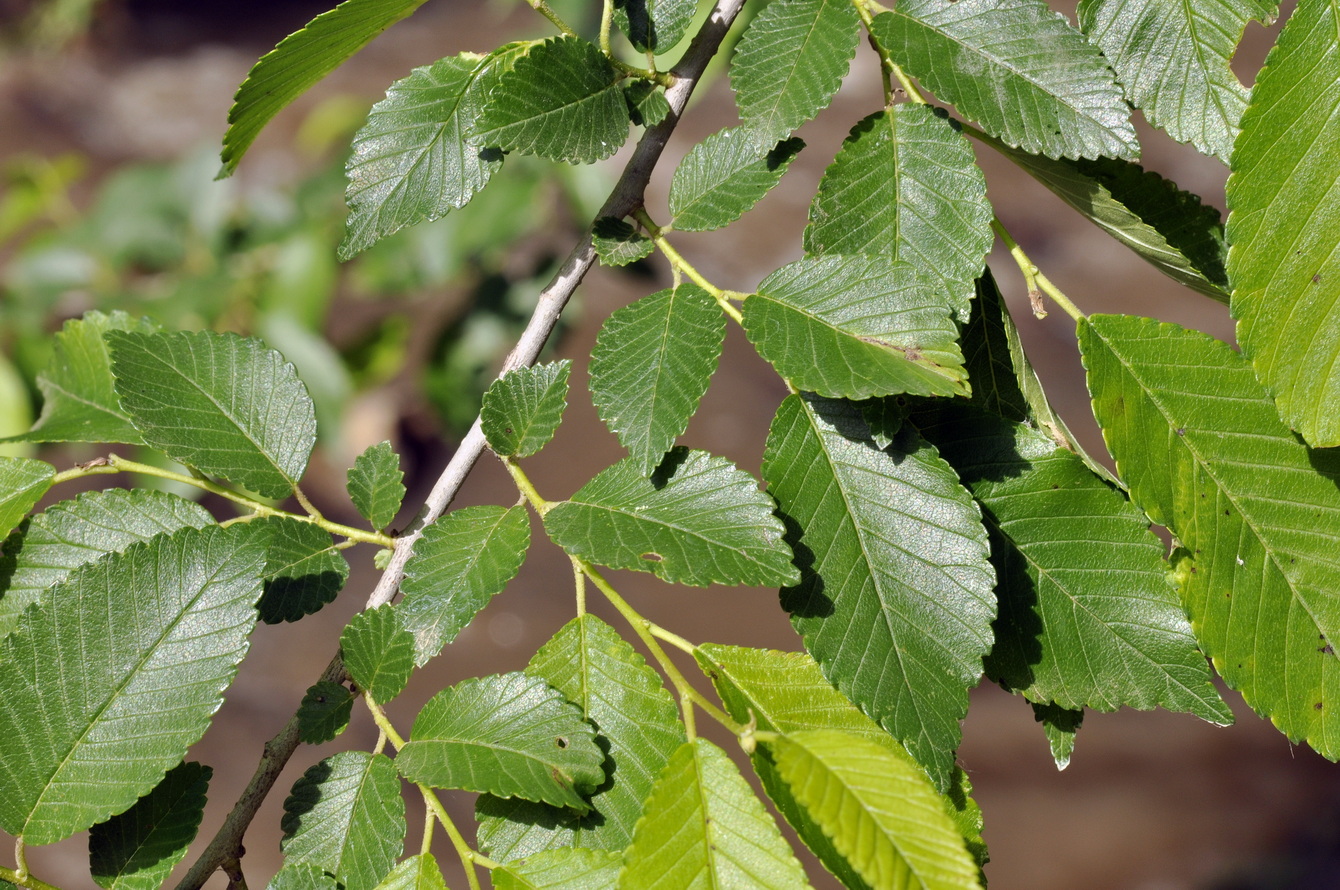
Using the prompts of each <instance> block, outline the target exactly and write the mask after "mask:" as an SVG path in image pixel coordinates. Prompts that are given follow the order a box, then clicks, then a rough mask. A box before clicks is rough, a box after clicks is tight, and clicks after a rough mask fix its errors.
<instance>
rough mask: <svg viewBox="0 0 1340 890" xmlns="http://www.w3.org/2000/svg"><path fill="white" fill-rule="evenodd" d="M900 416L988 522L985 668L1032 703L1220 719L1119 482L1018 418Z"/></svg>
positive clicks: (940, 411)
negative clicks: (933, 449) (991, 583)
mask: <svg viewBox="0 0 1340 890" xmlns="http://www.w3.org/2000/svg"><path fill="white" fill-rule="evenodd" d="M913 417H914V419H915V422H916V423H917V425H918V426H919V427H920V429H921V431H922V434H923V435H924V436H926V438H927V439H929V440H930V441H931V442H933V443H934V444H935V445H936V446H937V447H938V448H939V449H940V455H941V456H942V457H943V458H944V459H945V460H947V461H949V463H950V465H951V466H953V467H954V469H955V470H956V471H957V472H958V475H959V479H960V480H962V482H963V484H964V485H965V486H967V488H968V490H969V491H971V492H972V495H973V497H974V498H976V499H977V502H978V503H979V504H980V505H981V507H982V513H983V517H984V520H985V524H986V527H987V531H988V532H989V533H990V537H991V561H992V563H993V564H994V565H995V568H996V578H997V582H996V597H997V599H998V600H999V603H1000V615H999V617H998V618H997V619H996V622H995V625H994V626H993V630H994V632H995V636H996V643H995V646H994V647H993V648H992V650H991V654H990V655H989V656H988V657H987V660H986V673H987V675H988V676H989V677H991V678H992V679H994V680H996V681H997V682H999V683H1001V684H1002V685H1003V686H1005V687H1006V688H1007V689H1011V690H1015V691H1018V692H1021V693H1022V694H1023V695H1024V697H1025V698H1027V699H1028V700H1029V701H1031V702H1034V703H1037V704H1047V703H1055V704H1057V705H1059V706H1061V707H1064V708H1070V709H1080V708H1084V707H1089V708H1093V709H1094V710H1097V711H1115V710H1116V709H1117V708H1119V707H1122V706H1128V707H1133V708H1140V709H1142V710H1151V709H1153V708H1166V709H1168V710H1170V711H1190V712H1191V713H1193V714H1195V715H1196V716H1198V717H1200V718H1202V719H1204V720H1209V721H1210V722H1212V723H1219V724H1228V723H1232V722H1233V714H1232V712H1231V711H1230V710H1229V709H1228V706H1227V705H1225V704H1224V703H1223V701H1222V700H1221V699H1220V698H1219V693H1218V692H1216V691H1215V689H1214V686H1213V685H1212V684H1211V682H1210V671H1209V667H1208V666H1207V665H1206V663H1205V656H1203V655H1202V654H1201V653H1200V650H1199V649H1198V648H1197V647H1196V640H1195V637H1194V636H1193V635H1192V633H1191V626H1190V624H1188V623H1187V620H1186V616H1185V614H1184V613H1183V611H1182V604H1181V602H1179V601H1178V598H1177V592H1176V591H1175V590H1174V589H1173V587H1172V586H1171V585H1170V584H1169V583H1168V576H1167V565H1166V564H1165V563H1164V561H1163V553H1164V547H1163V544H1162V542H1161V541H1159V539H1158V538H1157V537H1155V536H1154V534H1153V532H1151V531H1150V530H1149V520H1148V519H1146V518H1145V517H1144V515H1143V514H1141V513H1140V511H1139V510H1137V509H1136V508H1135V507H1134V506H1132V505H1131V503H1130V502H1129V501H1127V500H1126V498H1125V497H1123V496H1122V494H1121V492H1120V491H1118V490H1116V489H1113V488H1112V487H1110V486H1109V485H1108V484H1107V483H1106V482H1104V481H1103V480H1102V479H1099V478H1098V477H1097V476H1095V475H1094V474H1093V473H1091V472H1090V471H1089V469H1088V468H1087V467H1085V466H1084V461H1083V460H1082V459H1081V458H1080V457H1079V455H1077V454H1074V453H1073V452H1071V451H1069V450H1067V449H1065V448H1061V447H1058V446H1057V444H1056V443H1055V442H1054V441H1052V439H1050V438H1049V437H1047V436H1045V435H1043V434H1042V433H1040V432H1038V431H1036V430H1034V429H1033V428H1032V427H1030V426H1027V425H1025V424H1020V423H1014V422H1012V421H1008V420H1004V419H1002V418H995V417H993V416H992V415H990V414H987V413H986V412H985V411H981V410H980V409H976V408H971V407H968V406H953V405H938V406H937V405H933V404H928V405H927V406H926V408H925V410H923V411H920V412H917V413H916V414H914V415H913Z"/></svg>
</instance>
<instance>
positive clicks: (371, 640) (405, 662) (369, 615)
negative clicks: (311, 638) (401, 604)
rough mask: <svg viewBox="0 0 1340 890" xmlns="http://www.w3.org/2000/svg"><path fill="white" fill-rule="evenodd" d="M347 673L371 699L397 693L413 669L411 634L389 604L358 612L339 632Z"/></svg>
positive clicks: (381, 701)
mask: <svg viewBox="0 0 1340 890" xmlns="http://www.w3.org/2000/svg"><path fill="white" fill-rule="evenodd" d="M340 654H341V655H342V656H343V657H344V666H345V667H346V668H348V669H349V676H350V677H351V678H352V679H353V681H354V682H355V683H356V684H358V688H360V689H362V690H363V691H364V692H365V693H367V694H368V695H369V696H370V697H371V698H372V700H373V701H375V702H377V703H378V704H385V703H386V702H389V701H390V700H391V699H393V698H395V697H396V696H397V695H399V694H400V693H401V692H402V691H403V690H404V688H405V684H406V683H408V682H409V675H410V674H412V673H413V672H414V635H413V634H411V633H410V632H409V631H408V630H405V629H404V628H403V627H401V626H400V622H399V619H398V615H397V614H396V611H395V609H394V608H393V607H392V606H389V605H386V606H380V607H378V608H376V609H369V610H367V611H365V612H359V613H358V614H357V615H355V616H354V617H353V618H351V619H350V620H349V624H348V626H347V627H345V629H344V632H343V633H342V634H340Z"/></svg>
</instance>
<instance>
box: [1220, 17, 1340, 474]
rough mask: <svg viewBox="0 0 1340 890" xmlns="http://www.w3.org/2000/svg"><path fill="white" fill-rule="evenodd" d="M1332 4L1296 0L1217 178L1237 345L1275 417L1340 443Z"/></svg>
mask: <svg viewBox="0 0 1340 890" xmlns="http://www.w3.org/2000/svg"><path fill="white" fill-rule="evenodd" d="M1337 65H1340V9H1336V7H1335V5H1334V4H1331V3H1303V4H1300V5H1299V6H1298V8H1297V9H1296V10H1295V12H1294V13H1293V15H1292V16H1290V18H1289V21H1288V22H1287V23H1285V25H1284V30H1283V31H1282V32H1281V33H1280V37H1279V41H1278V42H1277V43H1276V44H1275V48H1274V49H1272V50H1271V51H1270V56H1269V57H1268V58H1267V59H1266V67H1265V68H1263V69H1262V71H1261V74H1260V76H1259V77H1258V78H1257V80H1256V86H1255V87H1254V88H1253V90H1252V101H1251V106H1250V107H1249V108H1248V109H1247V112H1246V114H1244V115H1243V117H1242V135H1241V136H1240V137H1239V138H1238V141H1237V142H1236V143H1235V144H1234V148H1233V175H1232V176H1230V177H1229V180H1228V192H1227V197H1228V208H1229V210H1230V211H1231V213H1230V214H1229V218H1228V240H1229V243H1230V244H1232V248H1231V249H1230V250H1229V253H1228V274H1229V278H1230V279H1231V280H1232V282H1233V304H1232V310H1233V315H1234V317H1236V318H1237V319H1238V332H1237V333H1238V341H1239V342H1240V343H1241V344H1242V349H1243V351H1244V352H1245V353H1246V354H1247V355H1249V356H1250V357H1251V360H1252V366H1253V367H1254V368H1255V369H1256V376H1257V378H1258V379H1260V381H1261V382H1262V383H1263V384H1264V385H1265V388H1266V391H1267V392H1269V393H1270V394H1271V395H1272V396H1273V397H1274V399H1275V405H1276V407H1277V408H1278V409H1279V414H1280V417H1282V418H1283V419H1284V422H1285V423H1287V424H1288V425H1289V426H1290V427H1292V428H1293V429H1295V430H1297V431H1298V432H1299V433H1300V434H1301V435H1302V437H1303V439H1304V440H1305V441H1306V442H1307V443H1308V444H1309V445H1311V446H1312V447H1314V448H1323V447H1330V446H1333V445H1340V375H1337V374H1336V373H1335V369H1336V365H1337V361H1340V257H1337V253H1336V249H1335V245H1336V243H1337V242H1340V202H1337V199H1336V195H1337V186H1340V165H1337V164H1336V163H1335V156H1334V154H1333V152H1334V148H1335V145H1336V144H1337V142H1338V141H1340V78H1337V77H1336V76H1335V71H1336V67H1337Z"/></svg>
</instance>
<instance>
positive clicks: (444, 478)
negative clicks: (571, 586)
mask: <svg viewBox="0 0 1340 890" xmlns="http://www.w3.org/2000/svg"><path fill="white" fill-rule="evenodd" d="M743 6H744V0H717V2H716V5H715V6H714V7H713V9H712V14H711V15H710V16H709V17H708V19H707V21H706V22H704V23H703V26H702V28H701V29H700V30H699V31H698V33H697V35H695V36H694V38H693V42H692V43H691V44H690V45H689V48H688V50H687V51H686V52H685V53H684V57H683V58H682V59H681V60H680V63H679V64H678V65H677V66H676V67H675V68H674V70H673V71H672V72H671V74H672V76H673V77H674V83H673V85H671V86H670V87H669V88H668V89H666V91H665V98H666V100H667V101H668V102H669V104H670V114H668V115H667V116H666V118H665V120H663V121H661V123H659V124H657V125H656V126H654V127H652V128H651V129H649V130H647V131H646V132H645V133H644V134H643V135H642V139H641V140H640V141H639V142H638V144H637V148H636V149H634V150H633V156H632V157H631V158H630V159H629V160H628V164H627V165H626V166H625V167H624V170H623V174H622V175H621V176H620V177H619V181H618V182H617V183H616V184H615V186H614V190H613V191H612V192H610V196H609V198H607V199H606V200H605V204H604V206H602V207H601V208H600V212H599V213H598V214H597V218H599V217H604V216H613V217H624V216H627V215H628V214H630V213H632V212H633V211H634V210H636V209H637V208H639V207H641V206H642V200H643V195H644V194H645V192H646V189H647V184H648V182H650V180H651V174H652V171H653V170H654V169H655V168H656V164H657V163H658V162H659V161H660V158H661V153H662V152H663V151H664V150H665V146H666V144H667V143H668V142H669V141H670V135H671V134H672V133H673V132H674V131H675V127H676V126H678V124H679V119H680V115H681V114H683V112H684V108H685V107H686V106H687V105H688V102H689V97H690V96H691V95H692V93H693V90H694V88H695V87H696V86H697V85H698V80H699V78H701V77H702V74H703V71H704V70H706V68H707V65H708V63H709V62H710V61H711V60H712V58H713V57H714V56H715V55H716V52H717V49H718V47H720V45H721V41H722V40H723V39H724V38H725V36H726V32H727V31H729V30H730V26H731V25H732V24H733V23H734V21H735V18H736V16H738V15H739V14H740V10H741V8H743ZM595 259H596V255H595V249H594V248H593V247H592V246H591V232H590V229H588V230H587V232H586V234H585V235H584V236H583V237H582V240H581V241H580V242H579V243H578V244H577V246H576V247H574V248H573V249H572V253H570V254H568V258H567V259H566V260H565V261H564V262H563V265H562V267H561V268H559V270H558V272H557V274H555V275H554V277H553V279H552V280H550V282H549V284H548V285H547V286H546V287H545V288H544V290H542V291H541V292H540V297H539V300H538V301H537V303H536V305H535V310H534V312H533V313H532V315H531V317H530V321H529V322H528V323H527V324H526V329H525V331H523V332H522V334H521V337H520V339H518V340H517V344H516V346H515V347H514V348H513V349H512V352H511V353H510V354H509V355H508V356H507V359H506V361H505V362H504V363H503V372H504V373H506V372H507V371H510V370H513V369H515V368H521V367H526V366H529V365H533V364H534V363H535V360H536V359H537V358H538V357H539V355H540V350H541V349H543V348H544V344H545V343H546V342H547V341H548V339H549V335H550V334H552V333H553V330H554V327H555V326H556V325H557V324H558V318H559V315H560V314H561V313H562V311H563V307H564V306H566V305H567V303H568V300H569V299H571V297H572V294H573V292H574V291H576V290H577V285H578V284H580V283H581V281H582V278H584V277H585V276H586V273H587V272H588V271H589V270H590V269H591V266H592V265H593V264H594V263H595ZM484 445H485V442H484V433H483V431H482V430H481V428H480V425H479V418H478V417H476V418H475V422H474V424H473V425H472V426H471V427H470V431H469V432H468V433H466V434H465V437H464V438H463V439H462V440H461V443H460V445H459V446H458V447H457V448H456V453H455V454H453V455H452V457H451V460H450V461H449V462H448V463H447V466H446V468H445V469H443V471H442V474H441V475H440V476H439V477H438V479H437V482H436V483H435V484H434V485H433V490H432V491H431V492H430V493H429V495H428V498H427V500H425V502H424V505H423V507H422V508H421V509H420V510H419V514H418V515H417V516H416V517H415V518H414V522H413V523H411V525H410V527H409V529H408V530H406V532H405V533H404V534H403V535H401V536H400V538H398V539H397V540H396V543H395V548H394V551H393V553H392V556H391V561H390V563H389V564H388V566H387V568H386V571H385V572H383V573H382V576H381V579H380V581H378V583H377V587H376V588H375V589H374V590H373V592H372V595H371V596H370V597H369V598H368V602H367V608H370V609H371V608H376V607H377V606H380V605H382V604H384V603H388V602H390V601H391V598H392V597H394V596H395V594H396V591H397V590H399V588H400V582H401V580H402V579H403V578H404V575H405V563H406V562H407V561H408V560H409V557H410V553H411V552H412V551H413V548H414V543H415V542H416V541H417V540H418V539H419V536H420V535H421V534H422V532H423V529H424V528H425V527H426V526H427V525H428V524H429V523H431V522H433V521H434V520H436V519H437V518H438V517H439V516H441V515H442V514H443V513H444V512H446V509H447V507H448V506H450V504H451V502H452V500H453V499H455V497H456V492H457V491H459V490H460V487H461V484H462V483H463V482H464V481H465V478H466V477H467V476H468V475H470V471H471V470H472V469H473V468H474V465H475V462H476V461H477V460H479V456H480V455H481V454H482V453H483V451H484ZM321 679H322V680H330V681H333V682H343V681H344V680H346V679H347V675H346V674H345V671H344V663H343V662H342V661H341V660H340V657H339V655H338V654H337V655H336V656H335V658H334V659H332V660H331V662H330V664H329V665H328V666H327V667H326V670H325V673H323V674H322V675H321ZM297 747H298V718H297V716H296V715H295V716H294V717H292V718H290V720H289V721H288V723H287V724H285V726H284V728H283V729H281V730H280V731H279V734H278V735H276V736H275V737H274V738H273V739H271V740H270V741H269V742H267V743H266V744H265V753H264V754H263V755H262V757H261V760H260V763H258V764H257V766H256V773H255V775H253V776H252V777H251V781H250V782H249V783H248V784H247V787H246V789H245V790H244V791H243V792H242V796H241V797H239V798H238V801H237V803H236V804H235V805H234V806H233V809H232V812H230V813H229V814H228V817H227V818H226V819H225V820H224V823H223V825H222V827H220V828H219V831H218V833H217V834H215V835H214V839H213V840H211V841H210V843H209V846H208V847H206V848H205V851H204V852H203V853H201V854H200V858H198V859H197V860H196V861H195V863H194V864H193V865H192V866H191V868H190V870H189V871H188V872H187V873H186V876H185V877H184V878H182V880H181V883H179V884H178V885H177V890H200V888H201V887H202V886H203V885H204V883H205V881H207V880H208V879H209V876H210V875H212V874H213V873H214V872H215V871H217V870H218V869H219V867H220V866H222V865H223V863H224V862H229V861H236V860H238V859H240V858H241V855H242V836H243V835H244V834H245V833H246V830H247V827H248V826H249V825H250V824H251V820H252V819H254V818H255V816H256V812H257V810H259V809H260V805H261V802H262V801H264V800H265V798H266V796H267V795H268V794H269V793H270V790H271V789H272V788H273V787H274V783H275V781H276V780H277V779H278V778H279V774H280V772H282V771H283V769H284V766H285V765H286V764H287V763H288V761H289V758H290V757H292V756H293V752H294V751H295V750H297Z"/></svg>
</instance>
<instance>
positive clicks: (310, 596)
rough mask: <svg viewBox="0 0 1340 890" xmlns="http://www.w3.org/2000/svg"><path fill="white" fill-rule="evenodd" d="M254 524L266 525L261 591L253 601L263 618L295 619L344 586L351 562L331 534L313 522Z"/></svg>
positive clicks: (277, 519)
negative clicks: (255, 602) (263, 573)
mask: <svg viewBox="0 0 1340 890" xmlns="http://www.w3.org/2000/svg"><path fill="white" fill-rule="evenodd" d="M256 523H257V524H258V525H265V526H268V527H269V529H270V549H269V550H268V552H267V553H266V556H265V592H264V593H263V594H262V595H261V601H260V603H258V604H257V605H258V608H259V609H260V617H261V620H262V621H264V622H265V623H266V624H279V623H280V622H283V621H297V620H298V619H299V618H302V617H303V616H306V615H310V614H312V613H313V612H316V611H318V610H320V608H321V607H322V606H324V605H326V603H329V602H331V601H332V600H334V599H335V597H336V596H338V595H339V592H340V591H341V590H343V589H344V582H345V581H347V580H348V579H349V563H348V562H346V561H345V559H344V556H343V554H341V552H340V551H339V550H338V549H336V546H335V542H334V540H333V539H332V538H331V536H330V533H329V532H327V531H325V530H324V529H322V528H321V527H320V526H319V525H316V524H314V523H311V522H300V521H298V520H294V519H285V518H282V517H274V518H270V519H260V520H256Z"/></svg>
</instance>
